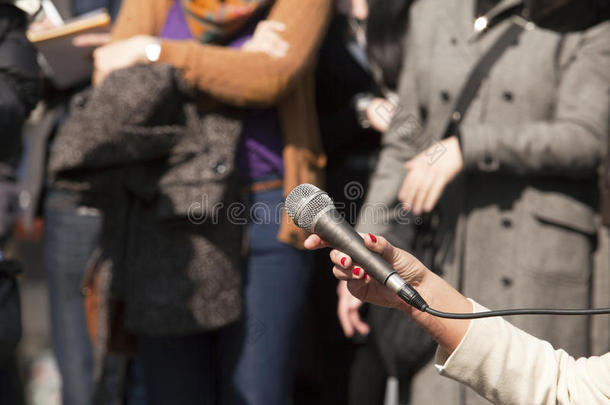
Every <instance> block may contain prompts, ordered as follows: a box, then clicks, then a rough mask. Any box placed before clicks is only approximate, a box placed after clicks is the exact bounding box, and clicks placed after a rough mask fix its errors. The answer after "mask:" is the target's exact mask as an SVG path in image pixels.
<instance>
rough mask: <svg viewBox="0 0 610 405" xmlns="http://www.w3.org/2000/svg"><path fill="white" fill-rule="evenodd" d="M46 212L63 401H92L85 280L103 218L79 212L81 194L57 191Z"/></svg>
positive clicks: (47, 257)
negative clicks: (79, 195) (78, 202)
mask: <svg viewBox="0 0 610 405" xmlns="http://www.w3.org/2000/svg"><path fill="white" fill-rule="evenodd" d="M44 214H45V244H44V257H45V259H44V266H45V272H46V276H47V283H48V287H49V298H50V304H51V305H50V307H51V331H52V336H53V350H54V352H55V356H56V358H57V363H58V366H59V371H60V372H61V376H62V398H63V404H64V405H83V404H89V403H91V398H92V392H93V349H92V347H91V342H90V340H89V335H88V333H87V327H86V320H85V307H84V298H83V295H82V294H81V283H82V280H83V275H84V271H85V267H86V265H87V260H89V256H90V255H91V253H92V251H93V249H94V247H95V242H96V240H97V236H98V233H99V231H100V226H101V217H100V216H99V215H89V214H88V215H82V214H79V212H78V204H77V197H76V195H74V194H71V193H63V192H54V191H51V192H50V193H49V195H48V197H47V199H46V202H45V213H44Z"/></svg>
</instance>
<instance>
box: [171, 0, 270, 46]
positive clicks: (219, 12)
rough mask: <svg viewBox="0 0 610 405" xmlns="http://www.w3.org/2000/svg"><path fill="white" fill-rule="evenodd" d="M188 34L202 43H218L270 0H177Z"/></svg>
mask: <svg viewBox="0 0 610 405" xmlns="http://www.w3.org/2000/svg"><path fill="white" fill-rule="evenodd" d="M181 1H182V8H183V10H184V15H185V17H186V22H187V24H188V26H189V29H190V30H191V34H193V37H194V38H195V39H197V40H199V41H200V42H202V43H219V42H222V41H224V40H227V39H228V38H230V37H231V36H232V35H233V34H235V33H237V32H239V30H240V29H242V28H243V27H244V26H245V25H246V23H247V22H248V21H249V19H250V17H251V16H253V15H254V14H255V13H257V12H258V11H260V10H262V9H264V8H265V7H267V6H269V5H270V4H271V3H273V0H181Z"/></svg>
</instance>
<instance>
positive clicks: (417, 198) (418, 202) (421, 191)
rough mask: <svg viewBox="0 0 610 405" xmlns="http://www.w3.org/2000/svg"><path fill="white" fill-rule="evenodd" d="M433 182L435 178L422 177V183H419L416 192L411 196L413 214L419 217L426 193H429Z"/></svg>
mask: <svg viewBox="0 0 610 405" xmlns="http://www.w3.org/2000/svg"><path fill="white" fill-rule="evenodd" d="M434 181H435V178H433V177H432V176H430V175H428V176H424V178H423V180H422V182H421V183H420V185H419V187H418V189H417V192H416V193H415V195H414V196H413V204H412V206H413V214H415V215H419V214H421V211H422V206H423V205H424V201H425V200H426V197H427V196H428V192H429V191H430V187H432V183H433V182H434Z"/></svg>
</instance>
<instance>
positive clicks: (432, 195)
mask: <svg viewBox="0 0 610 405" xmlns="http://www.w3.org/2000/svg"><path fill="white" fill-rule="evenodd" d="M444 189H445V182H444V181H442V180H437V181H435V182H434V183H433V184H432V186H431V187H430V191H429V192H428V196H427V197H426V201H424V204H423V206H422V209H423V210H424V212H430V211H432V210H433V209H434V207H435V206H436V203H437V202H438V199H439V198H440V197H441V195H442V194H443V190H444Z"/></svg>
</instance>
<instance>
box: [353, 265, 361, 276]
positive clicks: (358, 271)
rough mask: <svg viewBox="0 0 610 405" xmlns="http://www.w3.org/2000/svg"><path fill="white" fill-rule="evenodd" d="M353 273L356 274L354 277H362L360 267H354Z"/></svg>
mask: <svg viewBox="0 0 610 405" xmlns="http://www.w3.org/2000/svg"><path fill="white" fill-rule="evenodd" d="M353 273H354V276H359V275H360V267H354V270H353Z"/></svg>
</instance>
